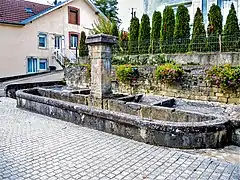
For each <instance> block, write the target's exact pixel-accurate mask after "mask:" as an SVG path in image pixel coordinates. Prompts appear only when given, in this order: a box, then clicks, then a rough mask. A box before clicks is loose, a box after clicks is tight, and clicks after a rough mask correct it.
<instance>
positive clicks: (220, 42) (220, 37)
mask: <svg viewBox="0 0 240 180" xmlns="http://www.w3.org/2000/svg"><path fill="white" fill-rule="evenodd" d="M219 52H220V53H221V52H222V35H221V34H219Z"/></svg>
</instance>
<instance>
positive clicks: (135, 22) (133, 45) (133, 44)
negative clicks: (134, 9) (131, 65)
mask: <svg viewBox="0 0 240 180" xmlns="http://www.w3.org/2000/svg"><path fill="white" fill-rule="evenodd" d="M138 34H139V19H138V18H137V17H134V18H132V19H131V23H130V35H129V53H130V54H137V53H138Z"/></svg>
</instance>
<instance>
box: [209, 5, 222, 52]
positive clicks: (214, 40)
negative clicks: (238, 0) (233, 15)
mask: <svg viewBox="0 0 240 180" xmlns="http://www.w3.org/2000/svg"><path fill="white" fill-rule="evenodd" d="M222 21H223V17H222V14H221V8H220V7H219V6H218V5H216V4H213V5H212V6H211V8H210V10H209V13H208V22H209V24H208V29H207V33H208V50H210V51H219V49H220V48H219V47H220V46H219V35H220V34H222Z"/></svg>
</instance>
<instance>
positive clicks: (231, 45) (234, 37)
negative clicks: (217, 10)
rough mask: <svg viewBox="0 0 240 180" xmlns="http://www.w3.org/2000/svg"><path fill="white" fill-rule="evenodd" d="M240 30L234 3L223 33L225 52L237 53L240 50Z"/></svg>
mask: <svg viewBox="0 0 240 180" xmlns="http://www.w3.org/2000/svg"><path fill="white" fill-rule="evenodd" d="M239 37H240V30H239V25H238V18H237V13H236V10H235V7H234V4H233V3H232V5H231V9H230V10H229V14H228V16H227V21H226V24H225V26H224V32H223V50H224V51H236V50H237V49H239V45H240V44H239V41H240V39H239Z"/></svg>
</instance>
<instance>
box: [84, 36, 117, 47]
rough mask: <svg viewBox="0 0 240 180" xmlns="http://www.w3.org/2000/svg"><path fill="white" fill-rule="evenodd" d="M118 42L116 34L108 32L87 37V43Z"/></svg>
mask: <svg viewBox="0 0 240 180" xmlns="http://www.w3.org/2000/svg"><path fill="white" fill-rule="evenodd" d="M99 43H100V44H116V43H117V39H116V37H115V36H111V35H107V34H96V35H91V36H88V37H87V39H86V44H87V45H92V44H99Z"/></svg>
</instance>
